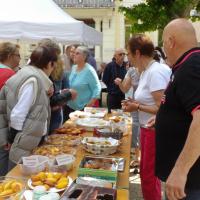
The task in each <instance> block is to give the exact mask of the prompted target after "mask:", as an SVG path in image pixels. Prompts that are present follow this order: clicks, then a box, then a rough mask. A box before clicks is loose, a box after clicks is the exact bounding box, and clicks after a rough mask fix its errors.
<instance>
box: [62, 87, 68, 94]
mask: <svg viewBox="0 0 200 200" xmlns="http://www.w3.org/2000/svg"><path fill="white" fill-rule="evenodd" d="M67 91H69V89H68V88H65V89H62V90H61V91H60V93H61V94H64V93H66V92H67Z"/></svg>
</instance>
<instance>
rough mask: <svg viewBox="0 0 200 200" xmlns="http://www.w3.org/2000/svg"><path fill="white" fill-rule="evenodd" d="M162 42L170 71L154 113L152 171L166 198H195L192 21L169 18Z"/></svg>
mask: <svg viewBox="0 0 200 200" xmlns="http://www.w3.org/2000/svg"><path fill="white" fill-rule="evenodd" d="M163 46H164V50H165V53H166V56H167V61H168V62H169V64H170V65H171V66H172V75H171V80H170V83H169V85H168V87H167V89H166V91H165V94H164V96H163V98H162V102H161V106H160V109H159V111H158V113H157V116H156V124H155V128H156V175H157V176H158V177H159V178H160V179H161V180H162V181H164V182H166V194H167V197H168V199H169V200H178V199H182V198H184V199H186V200H199V199H200V157H199V156H200V110H199V109H200V48H197V39H196V35H195V30H194V28H193V26H192V24H191V23H190V22H188V21H187V20H185V19H175V20H173V21H172V22H170V23H169V24H168V25H167V26H166V27H165V29H164V32H163Z"/></svg>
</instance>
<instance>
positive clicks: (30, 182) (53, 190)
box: [27, 176, 73, 192]
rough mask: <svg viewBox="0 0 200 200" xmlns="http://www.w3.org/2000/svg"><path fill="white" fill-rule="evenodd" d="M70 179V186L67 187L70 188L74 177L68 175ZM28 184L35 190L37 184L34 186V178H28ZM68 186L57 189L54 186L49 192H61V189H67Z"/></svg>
mask: <svg viewBox="0 0 200 200" xmlns="http://www.w3.org/2000/svg"><path fill="white" fill-rule="evenodd" d="M68 179H69V184H68V186H67V187H66V188H68V187H69V186H70V185H71V184H72V182H73V180H72V178H71V177H70V176H68ZM27 184H28V187H29V188H30V189H32V190H33V189H34V188H35V186H32V180H31V179H28V182H27ZM66 188H62V189H57V188H55V187H52V188H50V189H49V190H48V191H47V192H61V191H63V190H65V189H66Z"/></svg>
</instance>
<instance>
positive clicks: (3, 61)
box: [0, 42, 20, 89]
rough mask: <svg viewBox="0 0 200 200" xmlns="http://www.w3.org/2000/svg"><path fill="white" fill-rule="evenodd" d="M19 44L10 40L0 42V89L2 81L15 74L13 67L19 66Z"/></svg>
mask: <svg viewBox="0 0 200 200" xmlns="http://www.w3.org/2000/svg"><path fill="white" fill-rule="evenodd" d="M19 62H20V54H19V45H17V44H12V43H10V42H3V43H1V44H0V89H1V88H2V86H3V85H4V83H5V82H6V81H7V80H8V79H9V78H10V77H11V76H12V75H14V74H15V71H14V69H15V68H17V67H18V66H19Z"/></svg>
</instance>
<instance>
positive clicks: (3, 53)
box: [0, 42, 20, 176]
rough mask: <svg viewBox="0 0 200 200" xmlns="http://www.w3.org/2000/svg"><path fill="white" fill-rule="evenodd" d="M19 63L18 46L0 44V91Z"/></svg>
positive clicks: (2, 167)
mask: <svg viewBox="0 0 200 200" xmlns="http://www.w3.org/2000/svg"><path fill="white" fill-rule="evenodd" d="M19 62H20V54H19V46H18V45H16V44H12V43H10V42H3V43H1V44H0V90H1V88H2V87H3V86H4V84H5V82H6V81H7V80H8V79H9V78H10V77H11V76H13V75H14V74H15V71H14V69H15V68H16V67H18V65H19ZM7 163H8V149H7V144H6V145H4V146H1V147H0V176H4V175H5V174H6V173H7V171H8V164H7Z"/></svg>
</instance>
